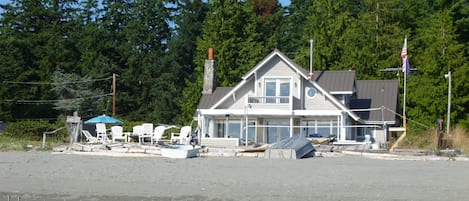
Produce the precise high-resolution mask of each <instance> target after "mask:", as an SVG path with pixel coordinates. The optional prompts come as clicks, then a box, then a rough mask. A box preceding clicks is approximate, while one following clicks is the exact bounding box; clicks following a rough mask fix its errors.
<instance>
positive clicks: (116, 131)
mask: <svg viewBox="0 0 469 201" xmlns="http://www.w3.org/2000/svg"><path fill="white" fill-rule="evenodd" d="M111 135H112V142H113V143H115V142H116V141H120V140H122V141H124V142H125V141H126V139H125V135H124V132H123V128H122V126H112V127H111Z"/></svg>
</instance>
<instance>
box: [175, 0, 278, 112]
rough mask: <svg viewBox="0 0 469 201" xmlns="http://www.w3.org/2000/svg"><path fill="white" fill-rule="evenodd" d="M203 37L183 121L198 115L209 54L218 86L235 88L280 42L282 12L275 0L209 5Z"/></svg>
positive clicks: (229, 0) (218, 1) (228, 0)
mask: <svg viewBox="0 0 469 201" xmlns="http://www.w3.org/2000/svg"><path fill="white" fill-rule="evenodd" d="M208 7H209V12H208V14H207V17H206V20H205V22H204V30H203V35H202V37H201V38H200V39H199V40H198V41H197V44H198V45H197V53H196V57H195V62H196V64H197V67H196V69H195V70H196V71H195V73H196V75H195V78H194V79H193V80H187V81H186V84H187V85H188V87H187V88H186V89H185V90H184V99H185V100H186V101H187V102H186V103H184V105H182V115H183V118H184V119H185V120H186V121H188V120H189V119H190V118H191V117H192V116H193V115H194V113H195V109H196V107H197V104H198V100H199V99H200V96H201V91H202V80H203V68H204V67H203V65H204V61H205V59H207V50H208V49H209V48H214V52H215V60H216V62H217V69H216V70H217V81H218V83H217V84H218V86H234V85H235V84H237V83H238V82H239V80H240V79H241V77H242V76H243V75H244V74H245V73H247V71H248V70H250V69H251V68H252V67H253V66H255V64H256V63H257V62H259V61H260V60H261V59H262V58H263V57H265V55H267V54H268V53H269V52H271V51H272V50H273V49H274V48H276V47H277V44H278V42H279V40H280V38H281V35H280V34H279V33H278V32H279V27H281V23H282V19H283V18H282V16H283V13H284V11H283V9H282V8H281V6H280V5H279V4H278V2H277V1H276V0H264V1H246V2H241V1H235V0H216V1H212V2H209V3H208Z"/></svg>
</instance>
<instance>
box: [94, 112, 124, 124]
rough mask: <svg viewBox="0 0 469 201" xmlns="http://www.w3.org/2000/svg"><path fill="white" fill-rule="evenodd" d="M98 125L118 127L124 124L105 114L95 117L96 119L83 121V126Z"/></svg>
mask: <svg viewBox="0 0 469 201" xmlns="http://www.w3.org/2000/svg"><path fill="white" fill-rule="evenodd" d="M98 123H105V124H118V125H122V124H124V122H122V121H121V120H118V119H116V118H113V117H110V116H106V115H105V114H103V115H100V116H97V117H93V118H91V119H88V120H86V121H85V124H98Z"/></svg>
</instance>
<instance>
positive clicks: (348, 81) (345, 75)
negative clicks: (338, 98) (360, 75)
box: [313, 71, 355, 93]
mask: <svg viewBox="0 0 469 201" xmlns="http://www.w3.org/2000/svg"><path fill="white" fill-rule="evenodd" d="M313 80H314V81H316V82H317V83H318V84H319V86H321V87H322V88H324V89H325V90H326V91H328V92H329V93H331V92H352V93H353V87H354V84H355V71H314V74H313Z"/></svg>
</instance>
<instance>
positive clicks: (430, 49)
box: [408, 4, 469, 122]
mask: <svg viewBox="0 0 469 201" xmlns="http://www.w3.org/2000/svg"><path fill="white" fill-rule="evenodd" d="M434 6H435V8H434V9H435V10H438V11H437V12H434V13H432V14H431V15H430V16H429V17H428V18H427V20H422V21H420V23H419V27H418V29H417V36H418V38H416V39H415V44H418V45H416V46H415V47H416V49H415V50H414V51H415V53H414V54H412V55H414V56H413V57H412V58H413V59H412V60H411V61H413V64H414V65H415V66H417V67H418V72H417V73H416V75H415V76H416V77H415V78H414V79H412V80H410V83H409V86H408V91H409V96H408V97H409V101H408V103H409V106H410V107H409V110H408V111H409V115H410V116H412V117H416V118H418V119H419V120H420V121H422V122H432V121H434V119H435V118H436V117H438V116H444V117H445V118H446V115H445V114H446V112H447V103H448V102H447V91H448V80H446V79H445V77H444V74H445V73H447V72H448V71H452V72H453V76H452V80H453V83H452V84H453V87H454V88H453V89H452V90H453V95H452V97H453V101H452V105H453V108H452V114H451V116H452V119H453V120H455V121H456V122H458V121H465V119H467V113H468V109H467V107H464V106H467V104H468V96H469V93H468V92H469V90H468V89H467V86H468V84H467V78H466V77H467V75H468V74H467V73H468V69H469V66H468V58H467V56H464V49H463V48H464V45H462V44H459V43H458V42H457V40H456V39H457V38H458V37H457V36H458V35H457V34H456V28H455V26H454V20H453V19H452V12H451V9H450V8H449V7H447V6H446V5H444V4H439V5H438V4H436V5H434ZM411 65H412V64H411Z"/></svg>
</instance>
